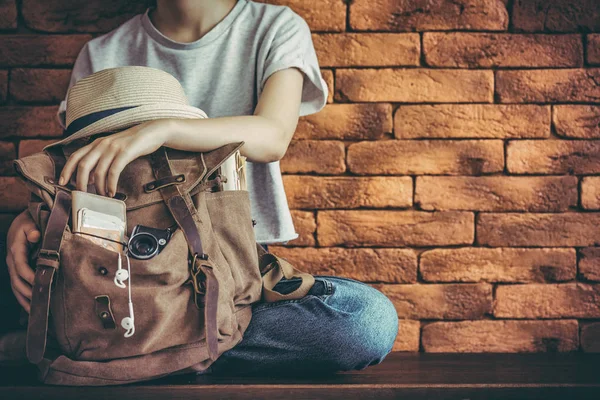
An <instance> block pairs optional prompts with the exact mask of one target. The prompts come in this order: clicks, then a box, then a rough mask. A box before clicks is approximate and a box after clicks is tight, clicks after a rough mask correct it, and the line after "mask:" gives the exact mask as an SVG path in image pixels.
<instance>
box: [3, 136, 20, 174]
mask: <svg viewBox="0 0 600 400" xmlns="http://www.w3.org/2000/svg"><path fill="white" fill-rule="evenodd" d="M16 157H17V152H16V149H15V145H14V143H10V142H0V175H13V174H14V167H13V163H12V162H13V160H14V159H15V158H16Z"/></svg>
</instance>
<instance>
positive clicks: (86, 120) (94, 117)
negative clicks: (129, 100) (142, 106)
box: [65, 106, 139, 136]
mask: <svg viewBox="0 0 600 400" xmlns="http://www.w3.org/2000/svg"><path fill="white" fill-rule="evenodd" d="M136 107H139V106H127V107H118V108H111V109H108V110H102V111H96V112H94V113H91V114H88V115H84V116H83V117H79V118H77V119H76V120H75V121H73V122H71V123H70V124H69V126H67V129H66V131H65V133H66V134H67V136H71V135H72V134H74V133H76V132H77V131H80V130H81V129H83V128H85V127H86V126H88V125H91V124H93V123H95V122H98V121H100V120H101V119H104V118H106V117H110V116H111V115H115V114H118V113H120V112H121V111H127V110H130V109H132V108H136Z"/></svg>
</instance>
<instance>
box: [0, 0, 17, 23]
mask: <svg viewBox="0 0 600 400" xmlns="http://www.w3.org/2000/svg"><path fill="white" fill-rule="evenodd" d="M16 28H17V2H16V1H15V0H2V1H0V29H2V30H4V29H16Z"/></svg>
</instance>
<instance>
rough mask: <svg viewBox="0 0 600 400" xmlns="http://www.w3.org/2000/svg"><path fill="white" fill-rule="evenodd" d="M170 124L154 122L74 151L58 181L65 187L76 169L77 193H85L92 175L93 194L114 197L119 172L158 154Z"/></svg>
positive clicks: (159, 121)
mask: <svg viewBox="0 0 600 400" xmlns="http://www.w3.org/2000/svg"><path fill="white" fill-rule="evenodd" d="M172 128H173V121H172V120H168V119H163V120H155V121H149V122H145V123H143V124H140V125H136V126H134V127H132V128H129V129H127V130H124V131H122V132H118V133H115V134H112V135H109V136H105V137H102V138H99V139H96V140H94V141H93V142H92V143H90V144H88V145H86V146H83V147H82V148H80V149H78V150H77V151H75V152H74V153H73V154H71V156H70V157H69V159H68V160H67V162H66V164H65V166H64V168H63V170H62V172H61V174H60V179H59V182H58V183H59V184H60V185H64V184H66V183H67V182H69V180H70V179H71V176H72V175H73V173H74V172H75V170H76V169H77V183H76V187H77V190H81V191H87V185H88V181H89V177H90V174H91V173H92V171H93V172H94V184H95V185H96V192H97V193H98V194H100V195H103V196H106V195H107V194H108V196H110V197H114V195H115V194H116V193H117V182H118V181H119V176H120V175H121V172H122V171H123V169H124V168H125V166H127V164H129V163H130V162H132V161H133V160H135V159H136V158H139V157H141V156H144V155H146V154H150V153H152V152H154V151H156V150H158V149H159V148H160V147H161V146H162V145H163V144H164V143H165V141H166V140H167V138H168V135H169V132H171V131H172Z"/></svg>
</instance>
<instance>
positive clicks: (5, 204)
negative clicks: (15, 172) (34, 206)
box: [0, 176, 29, 212]
mask: <svg viewBox="0 0 600 400" xmlns="http://www.w3.org/2000/svg"><path fill="white" fill-rule="evenodd" d="M28 201H29V190H28V189H27V188H26V187H25V185H24V184H23V182H22V181H21V179H19V178H16V177H5V176H0V204H1V206H0V208H1V211H2V212H6V211H23V210H24V209H25V207H27V203H28Z"/></svg>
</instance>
